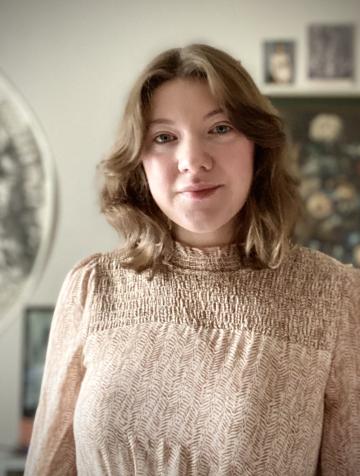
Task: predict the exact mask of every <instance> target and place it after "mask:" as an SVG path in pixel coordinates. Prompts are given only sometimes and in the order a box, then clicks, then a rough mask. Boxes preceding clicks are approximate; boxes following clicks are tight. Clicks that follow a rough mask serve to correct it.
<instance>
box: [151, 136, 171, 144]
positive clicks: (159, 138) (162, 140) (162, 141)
mask: <svg viewBox="0 0 360 476" xmlns="http://www.w3.org/2000/svg"><path fill="white" fill-rule="evenodd" d="M173 140H174V136H172V135H171V134H159V135H158V136H156V137H155V139H154V142H156V143H157V144H165V143H166V142H172V141H173Z"/></svg>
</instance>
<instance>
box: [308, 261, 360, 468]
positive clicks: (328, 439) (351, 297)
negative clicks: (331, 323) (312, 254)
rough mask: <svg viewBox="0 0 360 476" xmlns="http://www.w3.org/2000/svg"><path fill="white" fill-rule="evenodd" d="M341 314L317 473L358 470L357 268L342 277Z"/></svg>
mask: <svg viewBox="0 0 360 476" xmlns="http://www.w3.org/2000/svg"><path fill="white" fill-rule="evenodd" d="M339 312H340V314H341V315H342V316H343V317H342V319H341V320H340V321H339V323H338V335H337V341H336V346H335V349H334V355H333V360H332V365H331V371H330V376H329V380H328V382H327V386H326V393H325V408H324V424H323V436H322V444H321V449H320V460H319V466H318V473H317V474H320V475H322V476H332V475H337V476H342V475H344V476H345V475H346V476H355V475H359V474H360V271H359V270H356V269H349V270H348V279H346V280H344V296H343V306H342V308H341V309H339Z"/></svg>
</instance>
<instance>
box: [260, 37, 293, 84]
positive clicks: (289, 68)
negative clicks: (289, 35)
mask: <svg viewBox="0 0 360 476" xmlns="http://www.w3.org/2000/svg"><path fill="white" fill-rule="evenodd" d="M264 81H265V83H267V84H292V83H294V81H295V41H285V40H279V41H265V42H264Z"/></svg>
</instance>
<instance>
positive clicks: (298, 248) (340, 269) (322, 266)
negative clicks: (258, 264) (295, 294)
mask: <svg viewBox="0 0 360 476" xmlns="http://www.w3.org/2000/svg"><path fill="white" fill-rule="evenodd" d="M290 257H291V259H290V260H289V261H290V263H291V264H292V267H293V268H294V269H296V270H297V271H299V272H303V273H305V274H307V275H309V274H310V275H314V276H316V275H324V276H326V275H327V276H329V277H330V276H331V277H333V278H334V279H342V278H344V277H346V276H350V275H351V274H352V273H355V274H356V272H357V271H360V270H358V269H357V268H354V266H353V264H351V263H343V262H341V261H339V260H337V259H336V258H334V257H332V256H330V255H328V254H326V253H323V252H322V251H319V250H316V249H313V248H309V247H306V246H302V245H295V246H294V248H293V250H292V251H291V253H290Z"/></svg>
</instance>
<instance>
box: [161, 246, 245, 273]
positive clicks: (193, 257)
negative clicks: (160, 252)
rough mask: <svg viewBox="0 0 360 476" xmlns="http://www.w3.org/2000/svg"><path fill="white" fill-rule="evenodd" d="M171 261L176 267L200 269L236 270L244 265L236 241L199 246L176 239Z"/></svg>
mask: <svg viewBox="0 0 360 476" xmlns="http://www.w3.org/2000/svg"><path fill="white" fill-rule="evenodd" d="M169 263H170V264H171V265H173V266H175V267H179V268H184V269H189V270H199V271H235V270H237V269H239V268H241V267H242V262H241V254H240V251H239V248H238V245H237V244H236V243H230V244H226V245H221V246H207V247H202V248H197V247H195V246H190V245H186V244H184V243H182V242H180V241H176V240H174V241H173V249H172V253H171V256H170V258H169Z"/></svg>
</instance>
